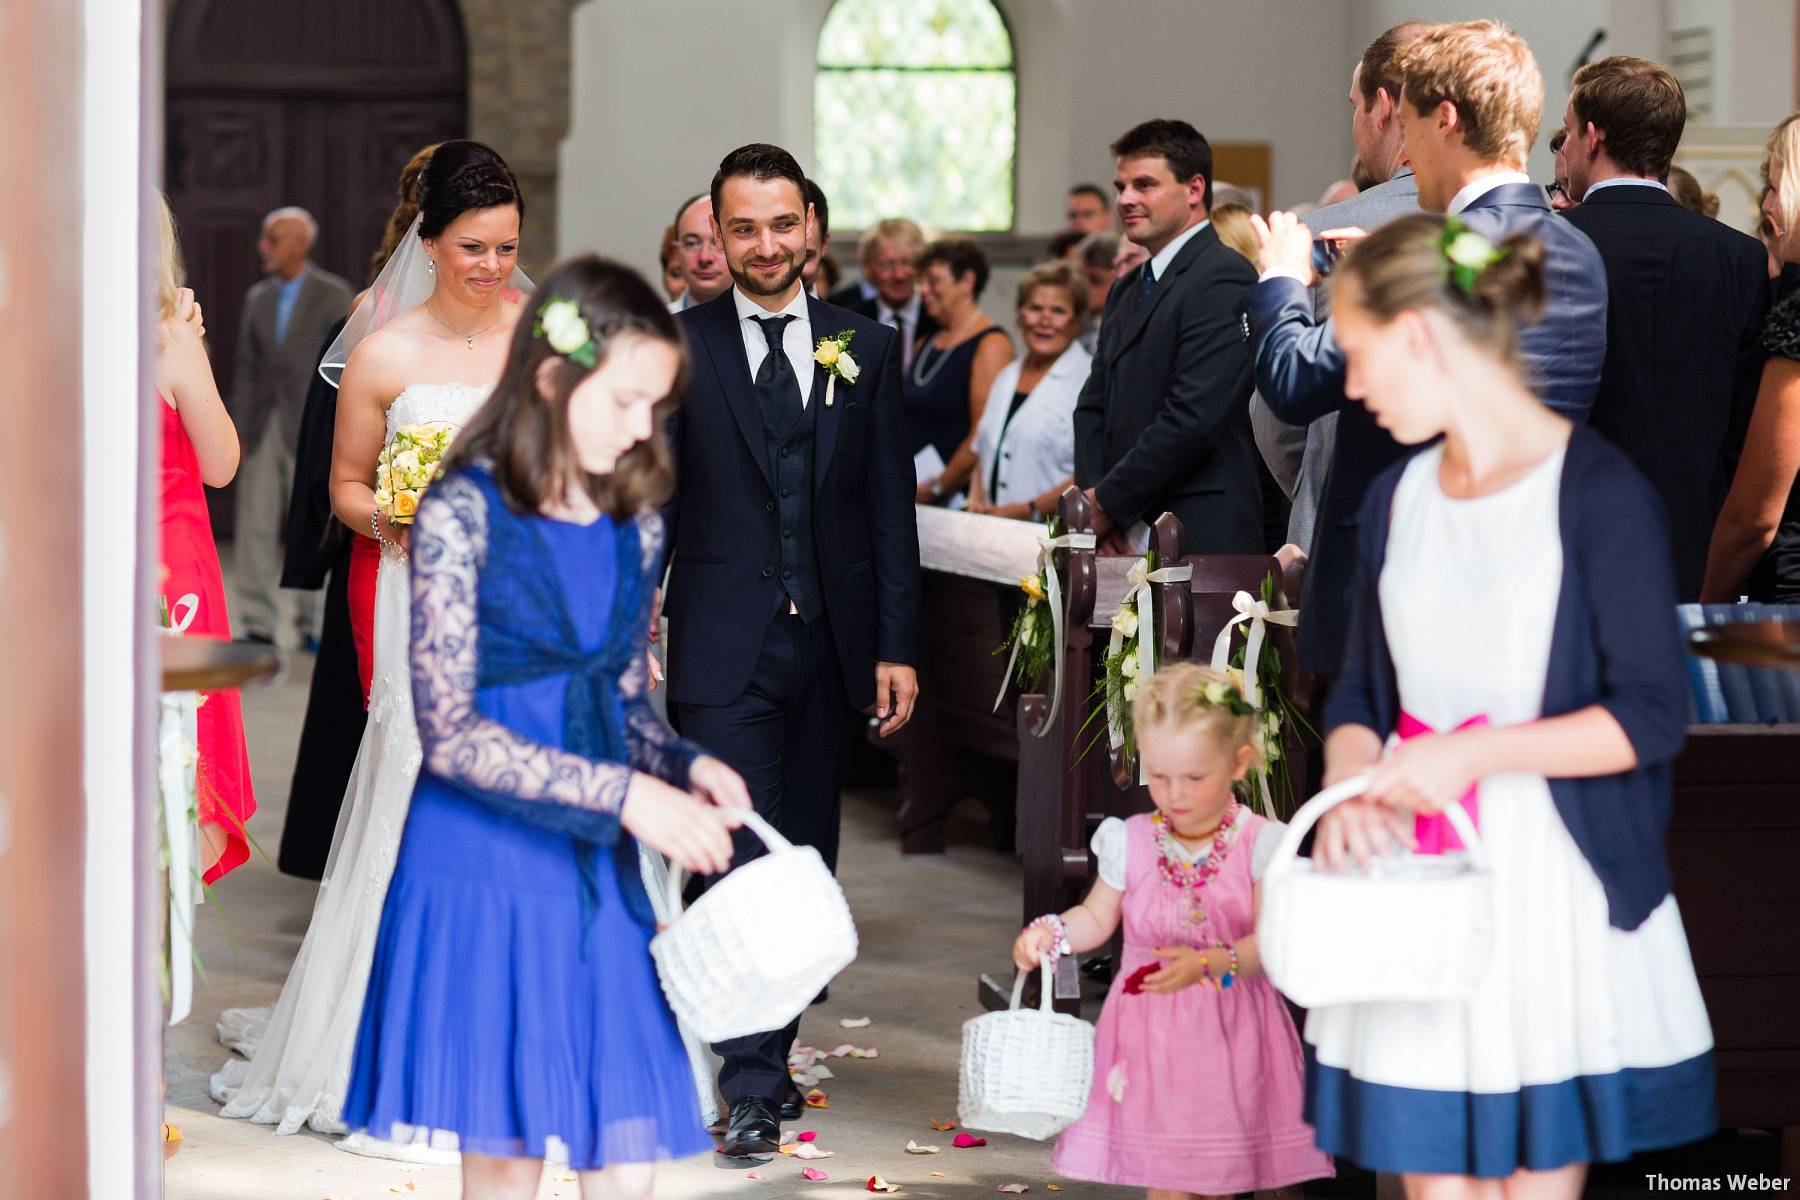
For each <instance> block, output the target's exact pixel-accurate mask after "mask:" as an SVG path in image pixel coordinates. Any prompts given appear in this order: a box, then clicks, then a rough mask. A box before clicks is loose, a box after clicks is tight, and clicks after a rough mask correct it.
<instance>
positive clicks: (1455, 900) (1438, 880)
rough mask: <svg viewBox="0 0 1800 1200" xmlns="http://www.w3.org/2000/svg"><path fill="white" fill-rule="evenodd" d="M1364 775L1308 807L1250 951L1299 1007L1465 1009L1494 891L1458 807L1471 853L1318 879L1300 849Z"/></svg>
mask: <svg viewBox="0 0 1800 1200" xmlns="http://www.w3.org/2000/svg"><path fill="white" fill-rule="evenodd" d="M1367 786H1368V782H1367V780H1366V779H1365V778H1364V777H1362V776H1357V777H1355V778H1352V779H1346V780H1344V781H1343V782H1342V783H1338V784H1334V785H1333V786H1331V787H1329V788H1326V789H1325V790H1324V791H1322V792H1320V793H1319V794H1318V795H1317V796H1314V797H1313V798H1312V799H1311V800H1308V801H1307V802H1306V804H1305V805H1303V806H1302V807H1301V809H1300V811H1299V812H1297V813H1295V814H1294V820H1293V823H1292V824H1291V825H1289V826H1288V830H1287V833H1286V835H1285V836H1283V838H1282V840H1281V845H1280V847H1279V848H1278V849H1277V850H1276V851H1275V857H1274V859H1273V860H1272V861H1271V862H1270V863H1269V869H1268V871H1267V873H1266V874H1265V875H1264V876H1263V881H1262V911H1261V913H1260V914H1259V916H1258V917H1257V921H1256V941H1257V949H1258V951H1259V952H1260V953H1261V955H1262V964H1263V969H1264V970H1265V971H1267V972H1268V975H1269V981H1270V982H1271V983H1273V984H1274V985H1275V986H1276V987H1277V988H1279V989H1280V990H1281V991H1282V993H1283V994H1285V995H1286V996H1287V997H1288V998H1289V999H1291V1000H1293V1001H1294V1003H1296V1004H1299V1005H1301V1006H1302V1007H1305V1008H1324V1007H1327V1006H1329V1005H1333V1004H1356V1003H1361V1002H1365V1001H1439V1000H1464V999H1467V998H1468V997H1469V996H1470V995H1471V994H1473V992H1474V991H1475V989H1476V988H1477V987H1479V986H1480V984H1481V980H1482V976H1483V975H1485V974H1486V972H1487V967H1488V962H1489V960H1490V959H1491V958H1492V956H1493V928H1494V911H1493V909H1494V895H1493V893H1494V881H1493V875H1492V872H1491V871H1490V870H1489V867H1488V858H1487V850H1486V847H1485V846H1484V845H1483V843H1482V841H1481V834H1480V833H1479V832H1478V831H1477V830H1476V828H1475V823H1474V822H1473V821H1471V820H1469V815H1468V814H1467V813H1466V812H1464V811H1463V807H1462V805H1461V804H1452V805H1449V806H1448V807H1446V808H1445V809H1444V813H1445V815H1446V816H1448V817H1449V818H1450V824H1451V825H1452V826H1453V827H1455V829H1456V832H1457V834H1458V835H1460V836H1461V838H1462V841H1463V845H1464V846H1465V847H1466V848H1467V849H1466V852H1464V853H1458V854H1442V855H1421V854H1401V855H1396V856H1392V857H1387V858H1382V859H1378V860H1376V861H1375V862H1373V863H1371V864H1370V866H1369V869H1368V870H1366V871H1356V870H1345V871H1339V872H1325V871H1315V870H1314V869H1313V865H1312V861H1311V860H1310V859H1303V858H1299V857H1298V852H1299V849H1300V841H1301V839H1302V838H1303V837H1305V836H1306V831H1307V830H1309V829H1311V828H1312V826H1313V824H1314V822H1316V821H1317V820H1318V819H1319V818H1320V817H1322V816H1324V815H1325V813H1326V812H1327V811H1329V810H1330V809H1331V808H1333V807H1334V806H1336V805H1338V804H1341V803H1343V802H1344V801H1345V800H1349V799H1353V798H1354V797H1356V796H1359V795H1361V794H1362V792H1363V790H1364V788H1366V787H1367Z"/></svg>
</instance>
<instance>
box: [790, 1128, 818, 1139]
mask: <svg viewBox="0 0 1800 1200" xmlns="http://www.w3.org/2000/svg"><path fill="white" fill-rule="evenodd" d="M794 1136H795V1137H796V1138H797V1139H798V1140H799V1141H802V1142H816V1141H818V1140H819V1131H818V1130H816V1129H803V1130H801V1131H800V1132H799V1133H797V1134H795V1135H794Z"/></svg>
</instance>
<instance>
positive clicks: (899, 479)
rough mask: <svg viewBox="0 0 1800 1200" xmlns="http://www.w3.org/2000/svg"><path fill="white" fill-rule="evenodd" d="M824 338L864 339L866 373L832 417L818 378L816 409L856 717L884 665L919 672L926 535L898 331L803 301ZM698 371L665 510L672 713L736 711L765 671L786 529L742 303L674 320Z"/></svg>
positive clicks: (831, 555)
mask: <svg viewBox="0 0 1800 1200" xmlns="http://www.w3.org/2000/svg"><path fill="white" fill-rule="evenodd" d="M806 307H807V313H808V315H809V317H810V318H811V320H812V328H813V333H814V335H815V336H817V337H824V336H826V335H828V334H832V333H836V332H838V331H839V330H843V329H849V330H853V331H854V332H855V336H854V339H853V340H852V342H851V344H850V353H851V355H852V356H853V357H854V358H855V360H856V362H857V364H858V366H860V367H861V368H862V371H861V374H860V375H859V376H858V378H857V381H856V382H855V383H854V384H849V385H846V384H845V383H844V382H843V381H842V380H839V381H838V384H837V387H836V390H835V395H834V399H833V403H832V404H831V405H829V406H827V405H826V404H825V380H826V374H825V371H824V370H823V369H819V370H815V371H814V372H813V387H812V393H811V396H810V398H809V399H808V401H807V403H808V405H809V406H810V407H815V408H816V410H817V413H818V422H819V424H818V434H817V440H816V442H815V444H814V450H813V538H814V542H815V545H816V546H817V548H818V555H819V576H820V583H821V590H822V592H823V594H824V601H825V614H826V619H828V620H829V621H830V622H831V632H832V639H833V642H834V644H835V645H836V648H837V656H838V664H839V666H840V667H841V669H842V672H843V677H844V690H845V692H846V694H847V695H848V697H849V700H850V703H851V705H852V706H853V707H856V708H859V709H860V708H867V707H868V706H869V705H871V704H873V703H874V701H875V665H876V663H877V662H893V663H903V664H906V665H909V666H916V665H917V664H918V661H919V649H918V648H919V586H920V585H919V526H918V517H917V514H916V513H915V511H914V508H913V494H914V487H915V483H914V472H913V464H912V457H911V455H910V454H909V453H908V451H907V447H908V446H909V445H911V443H910V442H909V441H908V440H907V434H906V416H905V412H904V410H903V409H902V407H901V400H900V344H899V339H898V337H897V336H896V335H895V333H894V331H893V330H892V329H889V328H888V327H887V326H886V325H882V324H880V323H879V322H876V321H872V320H870V319H869V318H867V317H861V316H858V315H856V314H855V313H852V312H849V311H846V310H845V309H841V308H837V307H835V306H833V305H830V304H826V303H825V302H824V301H822V300H817V299H813V298H812V297H808V298H807V302H806ZM676 319H677V320H678V321H680V323H681V327H682V329H683V331H684V332H685V333H686V335H687V341H688V351H689V354H690V356H691V358H692V367H691V376H690V379H689V382H688V388H687V393H686V397H685V399H684V402H683V403H682V406H681V407H680V409H678V410H677V412H676V414H675V417H674V418H673V419H672V421H671V428H670V444H671V447H672V449H673V451H674V455H675V467H676V484H675V494H674V496H673V497H672V498H671V499H670V501H669V504H668V506H667V507H666V508H665V510H664V519H665V521H666V522H667V526H668V531H669V532H668V544H669V547H670V554H671V556H672V557H671V564H670V573H669V584H668V595H667V599H666V600H665V602H664V606H663V608H664V611H665V612H667V613H668V616H669V699H670V700H671V701H672V702H674V703H677V704H697V705H720V704H727V703H729V702H730V701H732V700H734V699H736V698H737V696H738V695H740V694H741V693H742V692H743V690H744V688H745V686H746V685H747V684H748V683H749V681H750V676H751V674H752V672H754V671H755V669H756V659H757V655H758V654H759V653H760V652H761V649H762V644H763V637H764V635H765V634H766V633H767V631H768V627H769V622H770V621H771V620H773V619H774V616H775V613H776V611H777V609H778V608H779V606H780V598H781V594H782V593H781V584H780V581H779V580H778V579H777V578H776V569H777V567H779V565H780V563H781V528H780V517H779V515H778V513H777V510H776V505H775V490H774V482H773V476H772V473H771V471H770V469H769V454H768V446H767V439H766V437H765V435H764V432H763V420H762V413H761V412H760V410H759V409H758V408H757V403H756V391H755V384H754V381H753V379H752V377H751V375H750V362H749V359H748V358H747V357H746V356H745V354H744V339H743V335H742V334H741V332H740V331H739V329H738V318H737V307H736V304H735V303H734V302H733V300H732V293H731V292H730V291H727V292H726V293H725V294H724V295H722V296H720V297H719V298H718V299H716V300H713V301H711V302H709V303H706V304H702V305H699V306H697V307H695V308H691V309H688V310H687V311H685V312H683V313H681V314H679V315H678V317H677V318H676Z"/></svg>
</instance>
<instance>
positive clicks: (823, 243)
mask: <svg viewBox="0 0 1800 1200" xmlns="http://www.w3.org/2000/svg"><path fill="white" fill-rule="evenodd" d="M806 201H807V203H808V204H811V205H812V209H813V227H812V230H811V232H810V233H809V235H808V237H807V240H806V265H805V266H804V267H802V268H801V269H800V286H801V287H803V288H805V289H806V294H807V295H809V296H813V297H815V298H818V299H823V298H824V297H825V294H826V293H829V292H830V291H831V288H830V287H829V286H827V287H820V286H819V268H820V266H821V265H822V264H823V263H824V261H825V253H826V252H827V251H828V250H830V249H831V204H830V203H829V202H828V201H827V200H826V199H825V189H824V188H822V187H820V186H819V185H818V184H817V183H815V182H814V181H813V180H811V179H808V180H807V181H806Z"/></svg>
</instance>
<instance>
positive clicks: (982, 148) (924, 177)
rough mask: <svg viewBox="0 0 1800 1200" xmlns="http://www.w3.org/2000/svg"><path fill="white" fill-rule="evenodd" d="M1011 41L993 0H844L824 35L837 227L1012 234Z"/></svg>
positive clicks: (817, 142)
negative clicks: (894, 223) (894, 224)
mask: <svg viewBox="0 0 1800 1200" xmlns="http://www.w3.org/2000/svg"><path fill="white" fill-rule="evenodd" d="M1016 95H1017V87H1016V79H1015V77H1014V75H1013V52H1012V36H1011V35H1010V34H1009V33H1007V31H1006V23H1005V22H1004V21H1002V20H1001V18H1000V13H999V11H998V10H996V9H995V7H994V5H993V4H992V2H991V0H836V3H834V4H833V5H832V6H831V12H830V15H828V16H827V17H826V18H825V27H824V29H822V30H821V31H820V33H819V68H818V74H817V76H816V77H815V80H814V83H813V157H814V159H815V160H816V170H817V172H818V178H819V183H820V185H821V186H822V187H823V188H824V189H825V194H826V195H827V196H828V197H830V199H831V223H832V224H833V225H835V226H841V227H843V228H846V229H866V228H868V227H869V226H870V225H872V224H874V223H875V222H876V221H879V220H881V219H882V218H883V217H895V216H906V217H911V218H913V219H914V220H916V221H919V222H921V223H922V224H925V225H928V226H931V227H932V228H935V229H956V230H1009V229H1011V228H1012V225H1013V149H1014V146H1015V144H1016V141H1017V135H1018V109H1017V106H1016V103H1015V98H1016Z"/></svg>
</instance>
